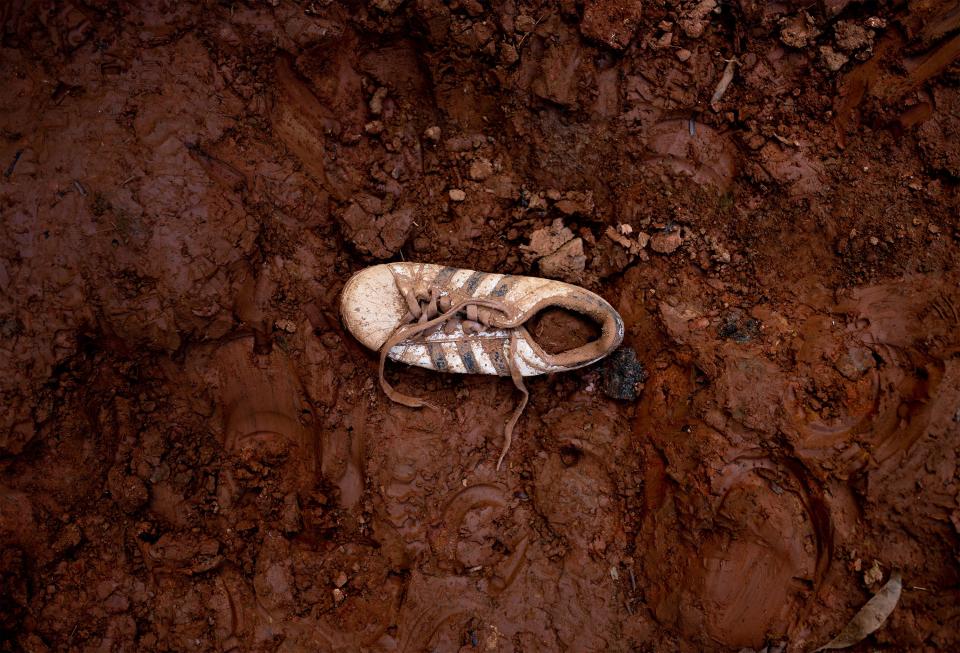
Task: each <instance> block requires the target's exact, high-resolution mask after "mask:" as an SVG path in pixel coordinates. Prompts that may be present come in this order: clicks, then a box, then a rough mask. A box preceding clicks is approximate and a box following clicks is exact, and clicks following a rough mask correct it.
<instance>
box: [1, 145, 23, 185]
mask: <svg viewBox="0 0 960 653" xmlns="http://www.w3.org/2000/svg"><path fill="white" fill-rule="evenodd" d="M21 156H23V150H17V151H16V152H14V153H13V161H11V162H10V165H9V166H7V170H6V172H4V173H3V176H4V177H6V178H7V179H9V178H10V175H12V174H13V169H14V168H16V167H17V161H19V160H20V157H21Z"/></svg>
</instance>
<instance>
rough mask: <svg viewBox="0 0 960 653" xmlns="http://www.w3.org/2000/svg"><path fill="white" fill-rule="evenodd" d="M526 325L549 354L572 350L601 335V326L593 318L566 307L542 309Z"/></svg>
mask: <svg viewBox="0 0 960 653" xmlns="http://www.w3.org/2000/svg"><path fill="white" fill-rule="evenodd" d="M525 326H526V328H527V330H528V331H529V332H530V335H531V336H533V339H534V340H535V341H536V343H537V344H538V345H540V347H541V348H542V349H543V350H544V351H545V352H547V353H548V354H559V353H560V352H564V351H570V350H571V349H576V348H577V347H582V346H584V345H586V344H587V343H590V342H593V341H594V340H597V339H598V338H599V337H600V327H599V325H597V324H596V323H595V322H594V321H593V320H591V319H589V318H588V317H586V316H584V315H580V314H579V313H576V312H574V311H568V310H567V309H565V308H556V307H554V308H548V309H546V310H543V311H540V312H539V313H537V314H536V315H534V316H533V317H532V318H530V320H529V321H528V322H527V323H526V325H525Z"/></svg>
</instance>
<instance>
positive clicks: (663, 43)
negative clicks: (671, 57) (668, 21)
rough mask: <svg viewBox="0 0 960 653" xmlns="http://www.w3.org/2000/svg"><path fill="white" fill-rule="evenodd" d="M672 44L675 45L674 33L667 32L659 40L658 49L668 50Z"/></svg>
mask: <svg viewBox="0 0 960 653" xmlns="http://www.w3.org/2000/svg"><path fill="white" fill-rule="evenodd" d="M671 43H673V32H667V33H666V34H664V35H663V36H661V37H660V38H658V39H657V49H658V50H666V49H667V48H669V47H670V44H671Z"/></svg>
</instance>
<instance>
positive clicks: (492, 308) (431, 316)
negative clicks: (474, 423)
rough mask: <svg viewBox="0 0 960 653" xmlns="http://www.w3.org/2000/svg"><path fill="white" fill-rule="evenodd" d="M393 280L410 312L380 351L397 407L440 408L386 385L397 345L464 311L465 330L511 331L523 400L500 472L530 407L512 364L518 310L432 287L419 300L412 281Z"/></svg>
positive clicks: (509, 428)
mask: <svg viewBox="0 0 960 653" xmlns="http://www.w3.org/2000/svg"><path fill="white" fill-rule="evenodd" d="M391 272H392V271H391ZM393 279H394V282H395V283H396V285H397V289H399V291H400V294H401V295H402V296H403V299H404V301H405V302H406V303H407V309H408V312H407V315H406V318H405V320H404V322H403V323H402V324H401V325H400V326H398V327H397V328H396V329H395V330H394V332H393V333H391V334H390V337H388V338H387V340H386V342H384V343H383V346H382V347H381V348H380V387H381V388H383V392H384V394H385V395H387V397H389V398H390V400H391V401H395V402H396V403H398V404H402V405H404V406H409V407H410V408H422V407H424V406H426V407H428V408H433V409H437V406H435V405H434V404H431V403H429V402H427V401H425V400H423V399H420V398H419V397H411V396H410V395H406V394H403V393H402V392H399V391H397V390H394V389H393V387H392V386H391V385H390V384H389V383H388V382H387V379H386V377H385V376H384V368H385V365H386V362H387V355H388V354H389V353H390V350H391V349H393V348H394V347H395V346H397V345H398V344H400V343H401V342H403V341H404V340H407V339H409V338H413V337H415V336H417V335H420V334H421V333H424V332H426V331H430V330H431V329H434V328H436V327H439V326H440V325H444V324H447V323H448V322H449V321H450V320H451V319H453V318H456V317H461V315H460V314H461V312H462V313H463V317H466V320H463V325H464V331H467V330H468V329H470V330H472V331H479V330H480V329H482V328H483V327H494V328H497V329H510V356H509V357H508V358H507V369H509V370H510V377H511V378H512V379H513V384H514V385H515V386H516V387H517V390H519V391H520V392H521V393H523V399H521V400H520V403H519V404H518V405H517V407H516V408H515V409H514V411H513V416H512V417H511V418H510V421H508V422H507V424H506V426H505V427H504V429H503V435H504V443H503V450H502V451H501V452H500V458H498V459H497V469H498V470H499V469H500V465H501V464H502V463H503V459H504V457H505V456H506V455H507V451H509V449H510V444H511V443H512V442H513V429H514V427H515V426H516V425H517V422H518V421H519V420H520V415H522V414H523V410H524V409H525V408H526V407H527V401H528V400H529V398H530V393H529V392H527V388H526V386H524V384H523V375H522V374H520V370H518V369H517V367H516V366H515V365H514V364H513V360H514V357H515V356H516V354H517V334H516V331H514V330H513V329H515V328H516V327H518V326H520V325H521V324H523V321H522V319H520V318H519V317H518V316H517V315H516V311H515V309H513V308H512V307H511V306H510V305H509V304H507V303H506V302H504V301H503V300H500V299H483V298H475V297H470V298H467V299H463V300H461V301H459V302H457V303H456V304H453V302H452V300H451V299H450V297H449V296H441V295H440V291H439V289H438V288H431V289H430V294H429V296H428V297H418V296H417V294H416V292H415V291H414V289H413V285H412V284H411V283H410V282H409V281H407V280H405V279H403V278H402V277H400V276H398V275H397V274H394V275H393ZM421 302H425V304H421ZM498 314H499V315H500V316H502V319H500V320H496V324H493V320H494V318H495V317H496V316H497V315H498Z"/></svg>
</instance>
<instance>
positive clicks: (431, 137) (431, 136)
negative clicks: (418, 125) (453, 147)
mask: <svg viewBox="0 0 960 653" xmlns="http://www.w3.org/2000/svg"><path fill="white" fill-rule="evenodd" d="M440 134H441V131H440V128H439V127H437V126H436V125H434V126H432V127H427V128H426V129H425V130H424V132H423V137H424V138H426V139H427V140H428V141H433V142H434V143H436V142H438V141H439V140H440Z"/></svg>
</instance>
